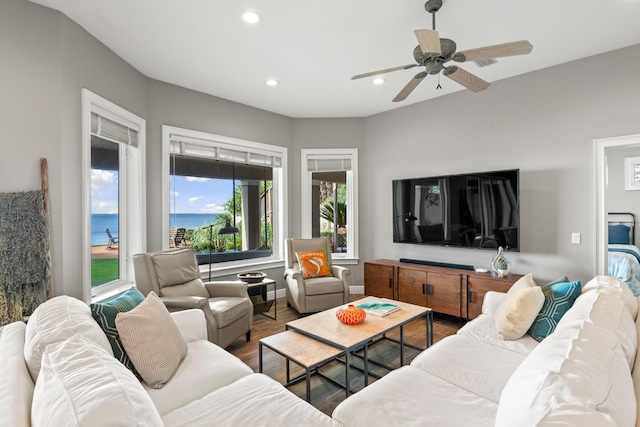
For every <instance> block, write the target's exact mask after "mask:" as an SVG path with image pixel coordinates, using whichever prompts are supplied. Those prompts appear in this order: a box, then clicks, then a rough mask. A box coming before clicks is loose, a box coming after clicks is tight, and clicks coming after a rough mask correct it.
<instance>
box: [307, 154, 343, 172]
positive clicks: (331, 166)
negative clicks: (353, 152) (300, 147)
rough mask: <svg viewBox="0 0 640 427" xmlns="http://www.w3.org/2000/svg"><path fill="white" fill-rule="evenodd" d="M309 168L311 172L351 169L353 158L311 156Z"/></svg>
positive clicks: (308, 162) (308, 163) (308, 161)
mask: <svg viewBox="0 0 640 427" xmlns="http://www.w3.org/2000/svg"><path fill="white" fill-rule="evenodd" d="M307 170H308V171H309V172H336V171H350V170H351V158H345V157H341V158H337V157H336V158H309V159H308V160H307Z"/></svg>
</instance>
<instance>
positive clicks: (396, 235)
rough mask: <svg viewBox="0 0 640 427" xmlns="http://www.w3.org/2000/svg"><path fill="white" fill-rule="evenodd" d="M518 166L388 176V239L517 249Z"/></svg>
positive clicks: (443, 244)
mask: <svg viewBox="0 0 640 427" xmlns="http://www.w3.org/2000/svg"><path fill="white" fill-rule="evenodd" d="M519 178H520V171H519V169H513V170H504V171H495V172H481V173H468V174H460V175H443V176H432V177H425V178H412V179H397V180H393V241H394V242H396V243H416V244H423V245H440V246H452V247H461V248H476V249H491V250H495V249H496V248H498V247H499V246H502V247H503V248H504V249H505V250H510V251H520V196H519V194H520V193H519Z"/></svg>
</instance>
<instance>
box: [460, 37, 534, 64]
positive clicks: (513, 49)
mask: <svg viewBox="0 0 640 427" xmlns="http://www.w3.org/2000/svg"><path fill="white" fill-rule="evenodd" d="M532 49H533V45H531V43H529V42H528V41H527V40H520V41H517V42H510V43H503V44H496V45H493V46H485V47H479V48H477V49H470V50H464V51H462V52H457V53H456V54H454V55H453V60H454V61H457V62H464V61H475V60H478V59H485V58H501V57H504V56H515V55H526V54H528V53H530V52H531V50H532Z"/></svg>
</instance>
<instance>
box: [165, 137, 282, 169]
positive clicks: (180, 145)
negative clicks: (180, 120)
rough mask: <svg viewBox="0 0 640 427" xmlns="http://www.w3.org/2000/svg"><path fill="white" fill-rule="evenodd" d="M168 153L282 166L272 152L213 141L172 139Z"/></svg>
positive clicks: (275, 166) (280, 161)
mask: <svg viewBox="0 0 640 427" xmlns="http://www.w3.org/2000/svg"><path fill="white" fill-rule="evenodd" d="M170 144H171V145H170V153H171V154H175V155H183V156H198V157H206V158H209V159H216V160H221V161H225V162H233V163H243V164H247V165H257V166H270V167H272V168H281V167H282V157H281V156H278V155H274V154H273V153H267V152H261V151H259V150H253V149H251V148H247V149H246V150H238V149H231V148H228V147H225V146H224V145H222V144H220V145H217V144H216V143H215V142H206V143H205V142H198V141H185V140H176V139H172V140H171V143H170Z"/></svg>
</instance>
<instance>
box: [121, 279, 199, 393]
mask: <svg viewBox="0 0 640 427" xmlns="http://www.w3.org/2000/svg"><path fill="white" fill-rule="evenodd" d="M116 327H117V329H118V334H119V335H120V340H121V341H122V344H123V345H124V348H125V349H126V350H127V354H128V355H129V358H130V359H131V362H133V365H134V366H135V367H136V370H137V371H138V373H139V374H140V376H142V379H143V380H144V382H146V383H147V384H148V385H149V386H150V387H152V388H162V386H163V385H164V384H165V383H166V382H167V381H169V379H170V378H171V377H172V376H173V374H174V373H175V371H176V369H177V368H178V364H180V361H181V360H182V359H183V358H184V356H185V355H186V354H187V343H186V341H185V340H184V338H183V337H182V335H181V334H180V331H179V330H178V327H177V326H176V323H175V322H174V321H173V319H172V318H171V315H170V314H169V310H167V308H166V307H165V306H164V304H163V303H162V301H160V298H158V296H157V295H156V294H155V292H153V291H151V292H149V295H147V298H146V299H145V300H144V301H142V302H141V303H140V304H138V306H137V307H135V308H133V309H132V310H130V311H128V312H125V313H118V315H117V316H116Z"/></svg>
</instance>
